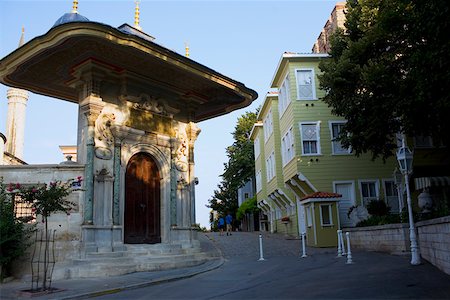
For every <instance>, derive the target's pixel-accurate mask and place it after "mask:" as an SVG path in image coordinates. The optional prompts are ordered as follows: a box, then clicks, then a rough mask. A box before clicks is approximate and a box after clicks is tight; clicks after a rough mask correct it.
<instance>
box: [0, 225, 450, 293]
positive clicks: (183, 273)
mask: <svg viewBox="0 0 450 300" xmlns="http://www.w3.org/2000/svg"><path fill="white" fill-rule="evenodd" d="M258 236H259V233H248V232H234V233H233V234H232V235H231V236H226V235H224V236H220V235H219V234H218V233H207V234H204V235H203V234H199V238H200V242H201V247H202V250H203V251H205V252H207V253H208V254H209V256H210V257H211V260H210V261H208V262H207V263H205V264H202V265H200V266H195V267H189V268H183V269H175V270H167V271H157V272H140V273H132V274H128V275H123V276H114V277H106V278H88V279H77V280H74V279H72V280H60V281H55V282H53V284H52V286H53V287H56V288H59V289H63V290H64V291H61V292H57V293H53V294H47V295H43V296H41V297H38V299H86V298H90V297H96V296H102V295H103V296H104V297H100V298H104V299H109V298H114V297H115V299H124V298H123V297H125V298H126V297H127V296H126V295H127V293H129V292H132V291H133V290H134V289H137V288H145V287H151V288H152V290H151V291H150V292H148V291H147V292H145V291H146V290H145V289H142V290H135V291H136V294H139V295H140V299H146V297H147V296H149V295H152V298H154V297H153V296H155V297H156V298H158V296H161V295H167V288H169V290H170V291H171V292H174V293H173V294H171V295H172V296H171V297H172V298H183V299H198V298H199V297H200V298H205V299H206V298H207V297H206V295H205V294H199V295H195V294H192V295H189V294H188V293H195V292H200V291H199V290H200V289H195V288H193V289H192V288H191V287H192V286H194V283H197V284H201V285H202V286H203V287H204V288H205V289H207V285H208V283H209V284H216V283H215V282H214V281H212V280H211V277H212V278H216V277H217V284H218V285H219V286H221V287H222V286H223V282H224V280H225V281H231V280H235V279H237V280H238V283H237V284H243V282H245V280H242V282H241V279H239V278H240V277H239V276H244V277H245V276H247V277H248V276H250V277H251V278H254V280H256V281H258V282H259V281H260V280H262V281H263V282H264V284H262V283H261V284H258V285H257V286H258V289H259V290H262V291H263V293H264V294H263V295H266V297H269V295H271V293H273V292H274V291H278V290H279V289H282V290H283V291H292V294H285V296H287V297H288V298H298V296H299V295H303V296H304V298H322V299H323V298H327V299H328V298H330V297H329V296H328V297H327V295H333V298H349V295H351V297H350V298H353V299H361V298H408V297H409V298H411V297H412V298H422V299H428V298H435V299H450V276H448V275H446V274H444V273H442V272H441V271H439V270H437V269H436V268H435V267H434V266H432V265H430V264H428V263H426V262H424V264H423V265H421V266H410V265H409V261H408V259H409V257H407V256H392V255H387V254H381V253H374V252H363V251H355V252H354V255H353V256H354V261H355V264H353V265H346V264H345V261H346V258H340V259H336V249H334V248H327V249H316V248H307V254H308V258H305V259H301V258H300V255H301V253H300V251H301V241H300V240H298V239H286V238H285V237H284V236H281V235H277V234H268V233H262V236H263V249H264V258H265V259H266V260H267V261H266V262H257V260H258V258H259V238H258ZM221 256H223V257H224V259H222V258H221ZM224 263H225V264H224ZM223 264H224V265H223ZM222 265H223V267H221V266H222ZM269 266H270V269H271V271H270V272H271V275H270V276H272V277H274V278H272V280H269V281H267V280H266V278H265V277H264V276H256V274H257V273H259V274H267V271H268V270H266V268H267V267H269ZM219 267H221V268H220V269H219V270H217V272H216V271H212V270H214V269H217V268H219ZM248 268H250V269H252V270H251V271H248ZM259 269H260V271H258V270H259ZM280 270H282V271H280ZM208 271H212V272H210V273H208V274H214V275H211V276H209V275H208V274H204V275H206V276H204V275H200V274H201V273H205V272H208ZM255 272H256V273H255ZM247 273H248V274H247ZM217 274H220V275H217ZM249 274H250V275H249ZM252 274H255V276H256V277H253V275H252ZM195 275H198V276H196V277H195V280H194V281H191V280H189V279H187V278H189V277H192V276H195ZM265 276H267V275H265ZM205 277H206V278H208V281H206V282H208V283H203V282H202V278H205ZM183 278H186V281H184V280H183V281H179V282H178V283H177V285H178V286H180V288H179V289H178V290H176V289H170V286H172V284H175V282H173V283H167V286H166V285H155V284H156V283H161V282H171V281H174V280H177V279H183ZM193 279H194V278H193ZM242 279H244V278H242ZM324 280H326V281H327V285H324V286H323V287H321V288H320V289H317V285H318V284H319V283H320V282H323V281H324ZM290 281H292V282H291V283H290ZM300 282H301V283H302V284H301V285H299V283H300ZM349 283H350V285H349ZM283 284H284V285H286V286H285V288H283ZM289 284H291V285H289ZM28 288H29V284H27V283H24V282H21V281H14V282H11V283H8V284H3V285H0V299H20V298H25V296H24V295H20V294H18V293H17V292H18V291H20V290H23V289H28ZM158 288H159V289H163V292H162V293H161V294H159V295H158V294H157V293H156V292H157V289H158ZM183 288H184V289H187V291H183ZM296 288H297V289H302V293H300V294H298V293H294V291H295V290H296ZM371 289H372V293H374V292H373V291H376V292H377V293H375V295H384V296H382V297H377V296H374V294H370V292H368V291H370V290H371ZM196 290H197V291H196ZM246 290H248V289H247V288H246V287H245V286H244V287H243V288H242V289H241V292H240V293H242V294H239V293H237V292H236V291H234V290H230V291H228V290H227V291H225V290H224V291H222V292H226V293H228V292H229V293H228V294H223V297H219V296H220V295H218V294H217V288H212V289H210V291H211V293H212V294H211V295H209V296H211V298H226V299H246V298H252V296H251V294H245V293H244V292H242V291H246ZM379 290H383V293H381V294H380V293H378V291H379ZM250 291H252V290H249V292H250ZM119 292H121V293H119ZM177 292H178V293H180V294H179V296H177V294H176V293H177ZM313 292H314V293H316V294H314V293H313ZM145 293H146V294H145ZM202 293H203V291H202ZM308 293H309V294H308ZM307 295H309V296H307ZM235 296H237V298H236V297H235ZM166 297H167V296H166ZM131 298H134V297H131ZM156 298H155V299H156ZM161 298H164V297H161ZM136 299H139V298H136Z"/></svg>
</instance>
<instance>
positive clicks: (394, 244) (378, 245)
mask: <svg viewBox="0 0 450 300" xmlns="http://www.w3.org/2000/svg"><path fill="white" fill-rule="evenodd" d="M343 231H344V232H347V231H349V232H350V239H351V240H350V243H351V246H352V248H356V249H364V250H369V251H381V252H387V253H391V254H396V255H401V254H408V252H409V249H410V247H409V228H408V224H388V225H382V226H369V227H355V228H344V230H343Z"/></svg>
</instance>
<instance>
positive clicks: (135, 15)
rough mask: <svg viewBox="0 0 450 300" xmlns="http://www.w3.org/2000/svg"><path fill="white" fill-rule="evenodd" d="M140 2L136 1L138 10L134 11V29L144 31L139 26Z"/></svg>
mask: <svg viewBox="0 0 450 300" xmlns="http://www.w3.org/2000/svg"><path fill="white" fill-rule="evenodd" d="M140 2H141V1H140V0H136V1H134V3H136V8H135V9H134V28H137V29H139V30H140V29H142V28H141V26H139V3H140Z"/></svg>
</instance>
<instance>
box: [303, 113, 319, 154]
mask: <svg viewBox="0 0 450 300" xmlns="http://www.w3.org/2000/svg"><path fill="white" fill-rule="evenodd" d="M302 125H316V135H317V147H316V148H317V153H305V148H304V147H303V142H304V139H303V130H302ZM299 130H300V144H301V146H302V155H303V156H317V155H322V152H321V147H320V121H311V122H300V123H299ZM307 141H312V140H307Z"/></svg>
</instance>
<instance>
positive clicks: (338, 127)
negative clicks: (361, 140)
mask: <svg viewBox="0 0 450 300" xmlns="http://www.w3.org/2000/svg"><path fill="white" fill-rule="evenodd" d="M344 124H345V121H341V122H330V130H331V144H332V151H333V154H349V153H350V151H349V149H348V148H344V147H342V145H341V142H340V141H338V140H337V138H338V137H339V134H340V133H341V131H342V128H343V127H344Z"/></svg>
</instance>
